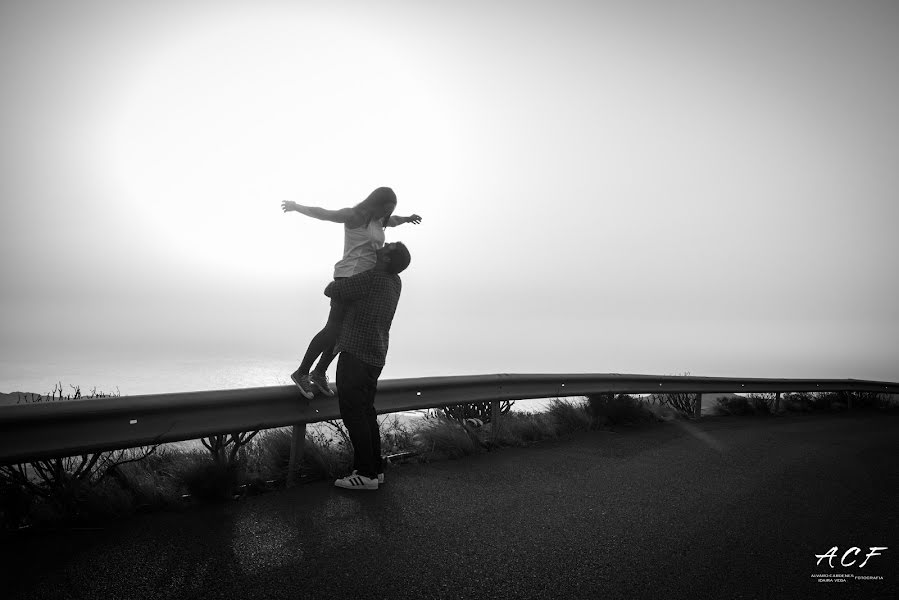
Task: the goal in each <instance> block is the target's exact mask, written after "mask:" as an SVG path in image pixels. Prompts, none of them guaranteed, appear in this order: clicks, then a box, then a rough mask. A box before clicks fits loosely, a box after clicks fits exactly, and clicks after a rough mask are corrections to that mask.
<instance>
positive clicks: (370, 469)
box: [337, 352, 382, 478]
mask: <svg viewBox="0 0 899 600" xmlns="http://www.w3.org/2000/svg"><path fill="white" fill-rule="evenodd" d="M380 376H381V367H374V366H372V365H369V364H366V363H364V362H362V361H361V360H359V359H358V358H356V357H355V356H353V355H352V354H350V353H349V352H341V353H340V358H338V359H337V396H338V398H339V400H340V418H341V419H343V423H344V425H346V428H347V431H348V432H349V434H350V441H351V442H353V468H354V469H355V470H356V471H358V472H359V474H360V475H364V476H365V477H371V478H375V477H377V476H378V473H380V472H381V471H382V465H381V432H380V430H379V429H378V417H377V414H376V413H375V394H376V393H377V391H378V377H380Z"/></svg>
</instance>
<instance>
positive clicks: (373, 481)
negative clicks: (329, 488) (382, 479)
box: [334, 471, 378, 490]
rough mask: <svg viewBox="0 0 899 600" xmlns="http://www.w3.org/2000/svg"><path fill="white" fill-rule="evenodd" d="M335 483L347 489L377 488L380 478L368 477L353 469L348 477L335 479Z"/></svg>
mask: <svg viewBox="0 0 899 600" xmlns="http://www.w3.org/2000/svg"><path fill="white" fill-rule="evenodd" d="M334 485H335V486H337V487H339V488H343V489H345V490H376V489H378V478H377V477H366V476H365V475H359V474H358V473H356V472H355V471H353V472H352V473H350V474H349V475H347V476H346V477H344V478H342V479H338V480H337V481H335V482H334Z"/></svg>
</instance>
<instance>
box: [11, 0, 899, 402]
mask: <svg viewBox="0 0 899 600" xmlns="http://www.w3.org/2000/svg"><path fill="white" fill-rule="evenodd" d="M675 5H676V6H675ZM896 64H899V8H897V6H896V5H895V4H894V3H889V2H875V1H863V2H854V3H842V2H821V1H813V0H808V1H802V2H799V1H797V2H786V3H784V2H764V3H752V4H748V3H745V2H715V3H705V2H682V3H670V2H643V3H625V2H571V1H568V2H520V3H513V4H509V3H505V2H453V3H449V2H447V3H413V2H399V1H391V2H384V3H378V4H377V5H374V4H370V3H361V2H345V3H328V4H327V5H320V4H318V3H296V2H255V3H237V2H232V3H215V4H212V3H202V2H181V3H176V2H163V3H144V2H81V3H77V4H75V3H67V2H49V1H39V2H34V3H27V4H26V3H4V5H3V6H2V8H0V77H2V80H3V82H4V86H3V87H4V99H3V108H4V110H3V111H2V113H0V126H2V130H3V131H4V136H3V137H2V139H0V156H2V163H0V164H2V172H3V177H2V178H0V197H2V205H0V211H2V212H0V219H2V223H3V234H2V236H0V250H2V281H3V284H2V288H0V290H2V291H0V307H2V315H3V318H2V323H0V336H2V340H3V341H2V348H0V368H2V373H0V384H2V385H4V386H6V387H10V388H12V387H15V386H16V385H17V384H16V383H15V382H16V381H17V380H18V379H19V378H20V377H22V378H24V377H25V375H24V374H23V373H24V372H23V370H22V367H21V365H22V364H27V365H28V368H29V369H30V371H29V373H31V372H32V371H36V372H38V373H40V372H41V370H42V369H44V368H45V367H46V370H47V371H48V373H49V371H51V370H52V366H51V365H59V364H65V363H66V361H67V360H69V359H70V358H71V357H77V358H78V360H81V361H84V362H86V363H91V361H94V362H93V363H92V364H97V365H98V366H97V372H98V373H99V372H101V371H102V369H103V367H102V365H103V364H111V363H108V362H107V363H105V362H104V361H109V360H110V359H111V358H115V359H116V361H117V362H116V363H115V364H116V365H118V366H117V368H121V369H124V370H140V368H141V364H143V363H142V361H144V360H145V358H146V356H148V355H150V354H152V355H154V356H157V357H166V356H178V357H182V358H184V357H186V358H187V359H189V360H198V361H202V360H207V359H215V358H216V357H219V356H228V357H232V358H236V359H240V358H241V357H246V358H247V359H254V360H263V361H265V360H270V361H273V362H274V363H277V364H280V363H281V362H283V364H284V365H285V368H287V367H288V366H289V367H290V369H292V368H293V366H294V365H293V363H295V362H296V360H297V359H298V358H299V356H301V355H302V352H303V351H304V350H305V346H306V344H307V343H308V341H309V339H310V338H311V337H312V335H314V333H315V332H316V331H317V330H318V329H319V328H320V327H321V326H322V325H323V323H324V320H325V318H326V316H327V299H326V298H325V297H324V296H323V295H322V290H323V288H324V286H325V285H326V284H327V282H328V280H329V278H330V277H331V271H332V267H333V264H334V262H336V261H337V260H338V259H339V258H340V252H341V249H342V232H341V229H340V226H338V225H335V224H332V223H324V222H318V221H314V220H312V219H308V218H306V217H302V216H300V215H298V214H295V213H293V214H287V215H284V214H282V213H281V211H280V202H281V201H282V200H285V199H290V200H295V201H297V202H300V203H303V204H311V205H317V206H324V207H327V208H341V207H344V206H350V205H352V204H355V203H356V202H358V201H360V200H361V199H362V198H364V197H365V196H366V195H367V194H368V193H369V192H370V191H371V190H372V189H373V188H375V187H378V186H382V185H388V186H391V187H393V188H394V190H395V191H396V192H397V195H398V198H399V204H398V208H397V213H398V214H401V215H407V214H410V213H413V212H415V213H417V214H420V215H421V216H422V217H423V218H424V221H423V223H422V224H421V225H419V226H414V225H404V226H402V227H400V228H397V229H390V230H388V232H387V238H388V241H391V240H402V241H404V242H405V243H406V244H407V245H408V246H409V248H410V250H411V252H412V256H413V260H412V265H411V267H410V268H409V270H408V271H407V272H406V273H404V274H403V280H404V290H403V296H402V299H401V301H400V306H399V309H398V312H397V317H396V320H395V322H394V328H393V330H392V334H391V335H392V338H391V349H390V354H389V357H388V361H387V362H388V364H387V367H386V368H385V370H384V377H415V376H426V375H451V374H467V373H496V372H599V373H605V372H618V373H646V374H677V373H684V372H690V373H692V374H694V375H707V376H719V375H720V376H724V375H727V376H745V377H839V378H843V377H854V378H860V379H881V380H891V381H897V380H899V360H897V359H899V345H897V342H896V340H897V339H899V308H897V306H899V303H897V301H896V299H897V291H899V284H897V278H896V276H895V265H894V263H895V257H896V256H897V254H899V242H897V236H896V235H895V226H896V223H897V217H899V203H897V190H899V170H897V169H896V168H895V165H896V162H897V156H899V153H897V140H899V119H897V115H896V111H895V106H897V105H899V98H897V88H899V82H897V76H896V68H895V65H896ZM129 361H130V362H129ZM88 373H90V370H89V369H88ZM287 373H289V371H287V372H285V374H284V383H286V382H287ZM124 375H125V373H124V372H123V377H124ZM29 377H31V375H29ZM49 377H50V380H53V377H54V376H53V375H52V374H49ZM103 377H106V378H107V379H111V380H112V381H113V382H114V381H115V373H111V374H109V373H104V375H103ZM0 391H11V389H9V390H7V389H0ZM37 391H43V390H37Z"/></svg>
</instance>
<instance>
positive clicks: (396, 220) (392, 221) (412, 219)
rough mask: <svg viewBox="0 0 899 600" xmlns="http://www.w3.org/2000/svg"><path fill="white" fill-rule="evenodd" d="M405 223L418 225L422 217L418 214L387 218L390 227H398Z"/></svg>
mask: <svg viewBox="0 0 899 600" xmlns="http://www.w3.org/2000/svg"><path fill="white" fill-rule="evenodd" d="M403 223H414V224H416V225H418V224H419V223H421V217H419V216H418V215H409V216H408V217H397V216H391V217H390V218H389V219H387V226H388V227H396V226H397V225H402V224H403Z"/></svg>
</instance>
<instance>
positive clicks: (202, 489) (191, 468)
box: [176, 454, 241, 503]
mask: <svg viewBox="0 0 899 600" xmlns="http://www.w3.org/2000/svg"><path fill="white" fill-rule="evenodd" d="M176 476H177V478H178V480H179V481H180V482H181V483H182V484H183V485H184V487H185V488H186V489H187V493H188V494H190V495H191V497H192V498H194V499H196V500H198V501H200V502H206V503H217V502H225V501H226V500H230V499H232V498H233V497H234V494H235V492H236V491H237V486H238V485H239V483H240V479H241V473H240V468H239V466H238V463H235V462H219V461H215V460H210V459H209V458H208V457H206V456H201V455H199V454H195V455H193V456H192V458H191V459H188V460H187V461H185V464H183V465H181V468H180V469H179V472H178V473H177V475H176Z"/></svg>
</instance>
